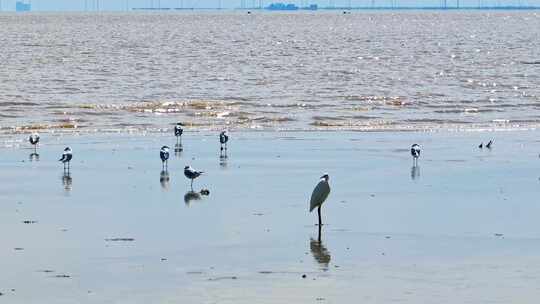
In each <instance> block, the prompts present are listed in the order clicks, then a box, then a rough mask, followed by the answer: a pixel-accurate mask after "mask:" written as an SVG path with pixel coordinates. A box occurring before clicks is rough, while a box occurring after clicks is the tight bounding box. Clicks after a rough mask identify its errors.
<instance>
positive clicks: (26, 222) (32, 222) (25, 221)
mask: <svg viewBox="0 0 540 304" xmlns="http://www.w3.org/2000/svg"><path fill="white" fill-rule="evenodd" d="M22 222H23V224H36V223H37V222H38V221H31V220H24V221H22Z"/></svg>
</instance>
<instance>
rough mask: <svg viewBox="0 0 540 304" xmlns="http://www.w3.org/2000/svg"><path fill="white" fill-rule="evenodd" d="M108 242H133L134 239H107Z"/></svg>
mask: <svg viewBox="0 0 540 304" xmlns="http://www.w3.org/2000/svg"><path fill="white" fill-rule="evenodd" d="M105 241H106V242H133V241H135V239H134V238H108V239H105Z"/></svg>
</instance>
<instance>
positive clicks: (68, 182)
mask: <svg viewBox="0 0 540 304" xmlns="http://www.w3.org/2000/svg"><path fill="white" fill-rule="evenodd" d="M72 184H73V178H72V177H71V173H70V172H69V171H65V172H64V174H63V175H62V185H63V186H64V190H65V191H66V192H70V191H71V189H72Z"/></svg>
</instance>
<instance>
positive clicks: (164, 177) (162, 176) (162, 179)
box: [159, 170, 171, 190]
mask: <svg viewBox="0 0 540 304" xmlns="http://www.w3.org/2000/svg"><path fill="white" fill-rule="evenodd" d="M170 180H171V178H170V177H169V171H165V170H163V171H161V172H160V173H159V183H160V184H161V188H163V190H168V189H169V181H170Z"/></svg>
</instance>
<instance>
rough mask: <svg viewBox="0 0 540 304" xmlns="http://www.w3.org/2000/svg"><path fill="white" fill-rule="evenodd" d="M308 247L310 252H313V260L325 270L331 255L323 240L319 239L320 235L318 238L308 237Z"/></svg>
mask: <svg viewBox="0 0 540 304" xmlns="http://www.w3.org/2000/svg"><path fill="white" fill-rule="evenodd" d="M309 248H310V249H311V254H313V258H315V261H317V263H318V264H319V265H320V266H321V268H322V269H323V270H324V271H327V270H328V264H330V260H331V259H332V256H331V255H330V251H328V249H326V247H325V246H324V244H323V242H322V241H321V239H320V235H319V239H318V240H314V239H313V238H310V241H309Z"/></svg>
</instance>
